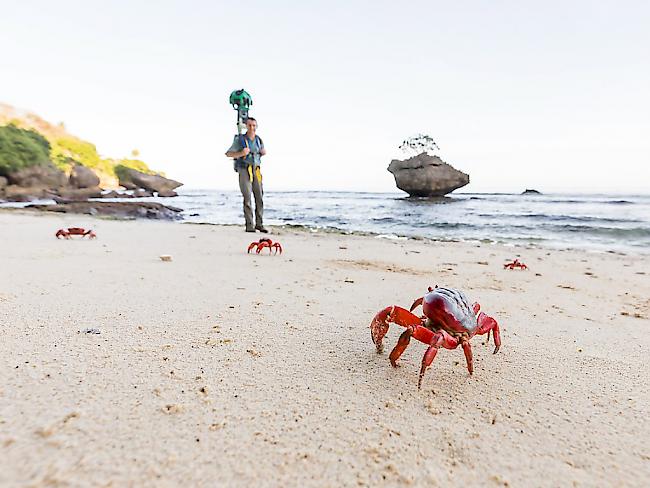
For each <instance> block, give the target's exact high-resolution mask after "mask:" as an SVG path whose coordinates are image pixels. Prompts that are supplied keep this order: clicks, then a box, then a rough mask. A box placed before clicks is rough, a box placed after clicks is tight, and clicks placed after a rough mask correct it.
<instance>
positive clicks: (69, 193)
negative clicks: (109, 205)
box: [54, 186, 102, 202]
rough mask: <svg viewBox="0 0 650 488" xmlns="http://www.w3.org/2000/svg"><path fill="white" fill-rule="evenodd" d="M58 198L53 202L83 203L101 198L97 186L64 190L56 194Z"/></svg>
mask: <svg viewBox="0 0 650 488" xmlns="http://www.w3.org/2000/svg"><path fill="white" fill-rule="evenodd" d="M57 195H58V197H57V198H54V201H56V202H59V201H72V202H83V201H85V200H88V199H89V198H101V197H102V189H101V188H99V187H98V186H95V187H93V188H66V189H63V190H59V191H58V192H57Z"/></svg>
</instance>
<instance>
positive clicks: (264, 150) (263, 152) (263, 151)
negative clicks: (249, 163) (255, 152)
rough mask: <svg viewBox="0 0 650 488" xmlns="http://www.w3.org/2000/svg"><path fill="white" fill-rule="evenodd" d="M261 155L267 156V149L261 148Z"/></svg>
mask: <svg viewBox="0 0 650 488" xmlns="http://www.w3.org/2000/svg"><path fill="white" fill-rule="evenodd" d="M260 156H266V149H264V148H262V149H260Z"/></svg>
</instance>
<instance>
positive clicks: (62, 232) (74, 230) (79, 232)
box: [55, 227, 97, 239]
mask: <svg viewBox="0 0 650 488" xmlns="http://www.w3.org/2000/svg"><path fill="white" fill-rule="evenodd" d="M55 235H56V238H57V239H61V237H63V238H65V239H70V238H71V237H72V236H81V238H82V239H83V238H84V237H85V236H88V239H94V238H96V237H97V234H95V233H94V232H93V231H92V230H91V229H88V230H86V229H84V228H82V227H68V229H67V230H66V229H59V230H57V231H56V234H55Z"/></svg>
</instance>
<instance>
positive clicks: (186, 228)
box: [0, 212, 650, 486]
mask: <svg viewBox="0 0 650 488" xmlns="http://www.w3.org/2000/svg"><path fill="white" fill-rule="evenodd" d="M88 217H90V216H80V215H58V214H55V215H51V214H41V215H39V217H38V218H37V217H36V216H35V214H32V213H29V214H18V213H6V212H0V228H2V230H3V231H5V232H3V239H0V254H1V255H2V256H3V257H4V261H3V271H2V273H1V274H0V323H1V325H2V336H3V340H2V341H0V357H2V361H3V364H4V366H5V367H4V368H0V448H1V449H2V451H3V456H1V457H0V484H1V485H3V486H5V485H6V486H24V485H34V486H38V485H43V484H48V483H49V484H57V483H58V484H61V485H65V484H73V485H75V484H77V485H106V484H110V483H113V484H114V485H116V486H122V485H129V484H132V485H138V486H152V485H155V486H177V485H179V484H188V483H189V484H191V485H212V484H214V483H216V482H218V483H221V484H224V485H227V486H250V485H251V484H260V483H262V484H268V485H270V486H287V485H298V484H300V485H302V486H323V485H339V486H342V485H346V486H348V485H353V484H356V485H360V486H368V485H372V486H394V485H396V484H410V485H413V486H418V485H423V484H427V483H428V484H438V485H452V484H466V485H472V486H479V485H481V486H505V485H506V484H507V485H509V486H525V485H528V484H530V483H531V480H534V484H536V485H539V486H559V485H571V484H577V485H607V484H612V483H614V482H618V483H620V484H623V485H625V486H643V485H644V483H645V482H646V480H647V479H648V477H649V476H650V451H648V446H647V442H646V441H645V439H646V438H647V437H648V436H650V421H649V420H648V418H649V417H650V416H649V414H650V411H649V410H650V407H649V405H650V384H649V383H650V380H649V378H650V365H649V363H648V361H647V351H648V350H650V336H648V335H647V333H646V332H647V331H646V329H647V327H646V325H649V324H650V283H649V282H648V279H647V274H646V273H647V272H646V271H645V270H646V269H648V258H647V257H645V256H619V255H611V254H590V253H587V252H575V251H558V252H551V251H547V250H522V249H513V248H505V247H503V246H492V245H471V244H467V243H438V242H436V243H431V242H423V241H414V240H408V241H395V240H387V239H377V238H370V237H367V236H353V235H342V234H325V233H311V232H304V231H292V230H291V231H290V230H279V229H274V232H273V233H272V234H270V237H271V238H272V239H273V240H274V241H279V242H281V244H282V246H283V248H284V253H283V254H281V255H277V256H273V255H267V254H264V255H250V254H246V247H247V245H248V243H249V242H250V241H251V240H256V239H258V238H259V237H260V236H261V235H260V234H254V235H253V234H247V233H245V232H243V230H242V229H240V228H236V227H231V226H215V225H210V226H205V225H176V226H171V225H167V223H166V222H159V221H118V220H105V219H95V218H88ZM88 223H90V224H91V225H92V226H93V229H94V230H95V231H96V233H97V235H98V238H97V239H96V240H92V241H88V240H81V239H75V240H71V241H65V240H57V239H56V238H55V237H54V231H55V230H56V229H57V228H58V227H64V226H65V227H67V226H71V225H79V226H86V225H87V224H88ZM134 243H137V245H134ZM163 254H166V255H170V256H172V261H171V262H163V261H161V260H160V258H159V256H160V255H163ZM514 257H519V258H520V259H521V260H522V261H524V262H526V264H528V266H529V267H530V269H529V270H528V271H508V270H504V269H503V266H502V265H503V263H504V262H505V261H506V260H509V259H512V258H514ZM436 284H439V285H441V286H445V285H446V286H452V287H454V288H458V289H462V290H464V291H465V292H466V293H467V294H468V295H469V297H470V299H475V300H477V301H478V302H480V303H481V309H482V310H484V311H485V312H486V313H488V314H489V315H491V316H493V317H495V319H496V320H497V321H498V322H499V324H500V326H501V331H502V332H501V336H502V346H501V350H500V351H499V353H498V354H496V355H494V354H492V349H493V345H492V344H491V343H490V344H487V345H486V344H484V342H485V340H484V337H482V336H481V337H479V336H477V337H475V338H473V339H472V341H471V343H472V347H473V351H474V362H475V371H474V375H473V376H469V375H468V374H467V371H466V369H465V365H464V359H463V354H462V351H461V350H459V349H457V350H452V351H449V350H441V351H440V353H439V354H438V356H437V357H436V360H435V362H434V364H433V365H432V366H431V368H429V370H428V371H427V374H426V375H425V378H424V382H423V386H422V389H421V390H418V389H417V377H418V371H419V367H420V361H421V358H422V355H423V353H424V350H425V349H426V348H425V347H424V345H423V344H420V343H418V342H417V341H413V343H412V344H411V345H410V346H409V348H408V349H407V351H406V352H405V354H404V356H403V357H402V358H401V359H400V364H401V367H399V368H397V369H394V368H392V367H391V366H390V363H389V361H388V352H389V351H390V349H391V348H392V347H393V346H394V345H395V343H396V342H397V338H398V336H399V334H400V333H401V328H400V327H398V326H391V329H390V330H389V332H388V335H387V337H386V338H385V345H386V352H385V353H384V354H381V355H378V354H377V353H376V352H375V348H374V345H373V344H372V341H371V339H370V330H369V324H370V321H371V320H372V317H373V316H374V314H375V313H377V312H378V311H379V310H381V309H382V308H384V307H386V306H389V305H393V304H396V305H401V306H406V307H408V305H409V304H410V303H411V301H412V300H413V299H414V298H415V297H417V296H421V295H422V293H423V292H424V291H425V290H426V287H427V286H433V285H436ZM93 329H96V330H98V331H99V334H91V333H84V332H83V331H84V330H93ZM251 466H254V469H253V468H251Z"/></svg>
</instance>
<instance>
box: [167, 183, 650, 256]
mask: <svg viewBox="0 0 650 488" xmlns="http://www.w3.org/2000/svg"><path fill="white" fill-rule="evenodd" d="M161 201H162V200H161ZM165 202H166V203H168V204H169V205H173V206H176V207H180V208H183V210H184V212H183V214H184V217H185V220H186V221H190V222H204V223H215V224H242V223H243V213H242V210H241V206H242V204H241V195H240V194H239V192H226V191H216V190H185V191H181V192H180V195H179V197H177V198H175V199H165ZM264 216H265V223H266V224H270V225H294V226H304V227H307V228H310V229H312V230H313V231H322V230H328V229H331V230H340V231H344V232H367V233H372V234H376V235H379V236H383V237H387V238H400V237H402V238H403V237H425V238H429V239H434V240H442V241H474V242H485V243H501V244H509V245H517V244H519V245H521V244H524V245H534V246H540V247H549V248H575V249H589V250H597V251H622V252H636V253H638V252H642V253H650V195H615V196H612V195H566V194H545V195H519V194H502V193H481V194H472V193H452V194H450V195H448V196H447V197H443V198H438V199H423V198H408V197H407V196H406V195H405V194H401V193H362V192H327V191H311V192H304V191H294V192H272V191H270V192H267V193H265V195H264Z"/></svg>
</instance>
